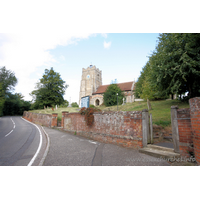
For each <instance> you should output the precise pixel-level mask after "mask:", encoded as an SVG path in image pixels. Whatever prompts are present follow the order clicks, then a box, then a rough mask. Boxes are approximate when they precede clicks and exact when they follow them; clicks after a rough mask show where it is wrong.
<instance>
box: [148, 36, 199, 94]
mask: <svg viewBox="0 0 200 200" xmlns="http://www.w3.org/2000/svg"><path fill="white" fill-rule="evenodd" d="M150 63H151V67H152V71H153V72H154V80H155V81H156V82H157V85H158V88H159V90H160V91H163V92H164V93H165V94H166V95H168V94H175V93H177V94H184V93H186V92H188V97H189V98H192V97H195V96H199V95H200V85H199V79H200V34H199V33H196V34H191V33H168V34H160V36H159V43H158V46H157V47H156V51H155V52H154V53H153V55H152V56H151V57H150Z"/></svg>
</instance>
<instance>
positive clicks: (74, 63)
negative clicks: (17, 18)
mask: <svg viewBox="0 0 200 200" xmlns="http://www.w3.org/2000/svg"><path fill="white" fill-rule="evenodd" d="M158 36H159V34H158V33H143V34H142V33H99V34H97V33H88V34H87V33H83V34H81V33H79V34H67V33H65V34H55V33H53V34H48V35H46V34H42V33H41V34H39V33H38V34H27V33H23V34H21V33H15V34H7V33H1V34H0V66H1V67H2V66H6V69H8V70H11V71H13V72H14V73H15V75H16V77H17V79H18V84H17V85H16V87H15V91H14V92H17V93H21V94H22V95H23V96H24V99H25V100H28V101H30V100H32V97H31V96H30V95H29V93H30V92H31V91H33V90H34V89H35V85H36V83H37V82H38V81H39V79H41V78H42V75H43V74H44V71H45V69H50V68H51V67H53V69H54V71H56V72H58V73H59V74H60V75H61V78H62V79H63V80H64V81H65V82H66V84H67V85H69V87H68V88H67V89H66V92H65V95H64V99H66V100H68V101H70V99H71V102H78V101H79V91H80V82H81V75H82V68H87V67H88V66H89V65H91V64H92V65H95V66H96V67H97V68H99V69H100V70H101V71H102V81H103V84H105V85H106V84H110V83H111V81H112V80H115V79H117V81H118V83H122V82H128V81H134V80H135V81H136V80H137V79H138V77H139V76H140V71H141V70H142V68H143V67H144V65H145V64H146V62H147V61H148V56H150V55H151V54H152V52H153V51H154V50H155V47H156V44H157V41H158Z"/></svg>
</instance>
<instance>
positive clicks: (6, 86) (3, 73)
mask: <svg viewBox="0 0 200 200" xmlns="http://www.w3.org/2000/svg"><path fill="white" fill-rule="evenodd" d="M16 84H17V78H16V77H15V74H14V72H12V71H10V70H7V69H6V67H5V66H4V67H1V68H0V116H2V115H3V109H4V105H5V101H6V96H7V95H8V94H9V92H10V91H13V90H14V86H15V85H16Z"/></svg>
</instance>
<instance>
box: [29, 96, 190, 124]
mask: <svg viewBox="0 0 200 200" xmlns="http://www.w3.org/2000/svg"><path fill="white" fill-rule="evenodd" d="M150 103H151V107H152V110H150V111H149V113H152V118H153V124H157V125H161V126H163V127H166V126H169V125H171V106H173V105H178V107H179V108H189V104H188V103H186V102H181V101H178V100H162V101H150ZM98 108H100V109H101V110H102V111H109V110H110V111H117V106H110V107H106V106H100V107H98ZM79 109H80V108H77V107H74V108H73V107H67V108H66V107H65V108H58V109H57V110H55V109H54V111H52V109H51V108H48V109H42V110H31V111H30V112H34V113H42V114H52V113H58V120H59V121H61V118H62V112H63V111H68V112H69V113H72V112H79ZM143 109H148V107H147V102H146V101H142V102H133V103H127V104H125V105H123V106H122V105H118V111H142V110H143Z"/></svg>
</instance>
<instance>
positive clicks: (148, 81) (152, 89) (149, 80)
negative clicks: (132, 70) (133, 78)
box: [134, 61, 167, 100]
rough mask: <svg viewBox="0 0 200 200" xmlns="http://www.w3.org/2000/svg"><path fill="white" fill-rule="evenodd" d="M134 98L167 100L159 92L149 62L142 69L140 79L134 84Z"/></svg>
mask: <svg viewBox="0 0 200 200" xmlns="http://www.w3.org/2000/svg"><path fill="white" fill-rule="evenodd" d="M134 92H135V96H136V98H142V99H145V100H147V99H149V100H158V99H164V98H167V96H166V95H165V94H164V93H163V91H162V90H159V88H158V85H157V82H156V81H155V79H154V73H153V71H152V67H151V64H150V62H149V61H148V62H147V63H146V65H145V66H144V67H143V69H142V71H141V73H140V77H139V78H138V81H137V82H136V87H135V91H134Z"/></svg>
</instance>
